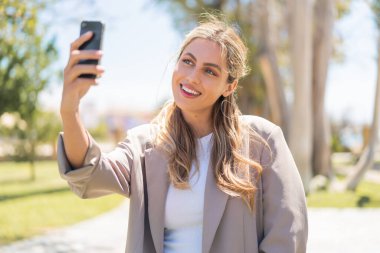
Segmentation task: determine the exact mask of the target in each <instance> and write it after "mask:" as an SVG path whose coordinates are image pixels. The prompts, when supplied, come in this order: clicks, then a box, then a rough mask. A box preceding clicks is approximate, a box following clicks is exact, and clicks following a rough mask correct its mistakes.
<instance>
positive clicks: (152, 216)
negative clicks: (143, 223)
mask: <svg viewBox="0 0 380 253" xmlns="http://www.w3.org/2000/svg"><path fill="white" fill-rule="evenodd" d="M145 165H146V177H147V189H148V215H149V223H150V230H151V233H152V238H153V243H154V247H155V248H156V252H157V253H162V252H163V250H164V226H165V225H164V219H165V216H164V212H165V201H166V195H167V192H168V187H169V176H168V173H167V166H168V163H167V159H166V156H165V155H164V154H163V153H162V152H161V151H159V150H158V149H155V148H153V149H151V150H150V151H149V152H147V153H146V154H145Z"/></svg>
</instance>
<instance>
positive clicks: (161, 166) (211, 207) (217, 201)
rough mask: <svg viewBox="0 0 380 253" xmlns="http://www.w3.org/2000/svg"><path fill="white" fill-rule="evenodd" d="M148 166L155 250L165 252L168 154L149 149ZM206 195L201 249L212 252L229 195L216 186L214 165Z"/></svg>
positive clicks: (210, 170) (150, 209)
mask: <svg viewBox="0 0 380 253" xmlns="http://www.w3.org/2000/svg"><path fill="white" fill-rule="evenodd" d="M145 165H146V177H147V189H148V202H149V203H148V216H149V222H150V230H151V233H152V238H153V243H154V247H155V249H156V252H157V253H163V251H164V226H165V224H164V222H165V202H166V195H167V192H168V188H169V184H170V183H169V175H168V160H167V156H166V155H165V154H163V152H162V151H160V150H158V149H156V148H153V149H150V150H149V151H147V152H146V154H145ZM204 194H205V195H204V207H203V235H202V236H203V240H202V252H209V251H210V248H211V245H212V242H213V240H214V237H215V233H216V230H217V228H218V225H219V223H220V220H221V218H222V216H223V212H224V209H225V207H226V203H227V199H228V195H227V194H226V193H224V192H222V191H221V190H219V189H218V188H217V186H216V181H215V177H214V173H213V169H212V168H211V165H209V168H208V172H207V179H206V186H205V193H204Z"/></svg>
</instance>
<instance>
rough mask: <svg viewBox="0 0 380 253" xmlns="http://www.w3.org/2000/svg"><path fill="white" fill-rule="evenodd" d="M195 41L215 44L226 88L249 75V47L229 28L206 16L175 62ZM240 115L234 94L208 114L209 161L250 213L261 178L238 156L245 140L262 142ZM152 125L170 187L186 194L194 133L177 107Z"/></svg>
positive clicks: (220, 183) (256, 167) (226, 189)
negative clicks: (223, 61)
mask: <svg viewBox="0 0 380 253" xmlns="http://www.w3.org/2000/svg"><path fill="white" fill-rule="evenodd" d="M196 38H203V39H208V40H211V41H214V42H216V43H218V44H219V46H220V47H221V52H222V57H225V59H226V60H227V67H228V73H229V76H228V80H227V82H228V83H232V82H233V81H235V80H239V79H240V78H241V77H243V76H244V75H246V74H247V73H248V67H247V47H246V46H245V45H244V43H243V42H242V40H241V38H240V37H239V36H238V35H237V33H236V32H235V30H234V29H233V28H232V27H231V26H229V25H228V24H227V22H225V21H221V20H220V19H218V18H216V17H215V16H213V15H207V19H206V21H203V22H201V23H200V24H199V26H197V27H196V28H195V29H193V30H192V31H191V32H190V33H188V34H187V36H186V38H185V40H184V42H183V43H182V46H181V47H180V51H179V55H178V58H179V57H180V56H181V54H182V52H183V50H184V49H185V48H186V46H187V45H189V44H190V43H191V42H192V41H193V40H194V39H196ZM177 60H178V59H177ZM240 115H241V112H240V110H239V108H238V106H237V104H236V99H235V97H234V94H231V95H229V96H227V97H224V96H221V97H220V98H219V99H218V100H217V101H216V102H215V104H214V106H213V110H212V122H213V123H212V127H213V146H212V152H211V160H210V161H211V166H212V167H211V168H214V176H215V181H216V184H217V186H218V188H219V189H220V190H222V191H224V192H225V193H227V194H229V195H230V196H235V197H241V198H243V200H244V201H245V202H246V204H247V205H248V207H249V208H250V210H252V209H253V207H254V195H255V192H256V190H257V188H256V182H255V178H257V176H258V175H259V174H260V173H261V171H262V167H261V165H260V164H259V163H258V162H256V161H254V160H251V159H250V158H249V157H248V155H243V154H242V150H243V138H245V137H247V136H248V137H249V139H252V138H253V139H254V140H260V137H259V136H258V135H257V134H256V133H255V132H254V131H253V129H250V127H249V126H245V125H243V122H242V121H241V120H240V119H239V116H240ZM153 122H155V123H158V124H159V125H160V126H161V127H160V131H159V134H158V136H157V140H156V145H158V146H160V147H162V148H163V150H164V151H165V152H166V153H167V155H168V165H169V168H168V173H169V178H170V182H171V183H172V184H173V185H174V187H176V188H180V189H186V188H188V187H189V177H190V169H191V164H192V162H193V161H196V162H197V158H196V157H197V156H196V137H195V135H194V133H193V130H192V129H191V127H190V126H189V125H188V124H187V123H186V121H185V119H184V117H183V115H182V113H181V109H180V108H179V107H178V106H177V105H176V104H175V102H170V103H168V104H166V105H165V106H164V107H163V109H162V110H161V112H160V113H159V114H158V116H157V117H156V118H155V119H154V121H153ZM197 163H198V162H197Z"/></svg>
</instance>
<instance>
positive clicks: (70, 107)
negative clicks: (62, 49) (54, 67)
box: [61, 32, 104, 114]
mask: <svg viewBox="0 0 380 253" xmlns="http://www.w3.org/2000/svg"><path fill="white" fill-rule="evenodd" d="M91 36H92V32H87V33H85V34H83V35H82V36H80V37H79V38H78V39H77V40H75V41H74V42H73V43H71V47H70V58H69V61H68V63H67V65H66V67H65V69H64V72H63V73H64V74H63V80H64V81H63V92H62V100H61V114H63V113H76V112H78V108H79V103H80V99H81V98H82V97H83V96H84V95H85V94H86V93H87V92H88V90H89V89H90V87H91V86H92V85H96V84H97V79H90V78H79V76H80V75H81V74H94V75H96V76H97V77H100V76H101V75H102V74H103V73H104V68H103V67H102V66H100V65H92V64H86V65H85V64H78V62H79V61H80V60H89V59H91V60H92V59H93V60H99V59H100V58H101V57H102V52H101V51H97V50H79V47H80V46H81V45H82V44H83V43H84V42H86V41H87V40H89V39H90V38H91Z"/></svg>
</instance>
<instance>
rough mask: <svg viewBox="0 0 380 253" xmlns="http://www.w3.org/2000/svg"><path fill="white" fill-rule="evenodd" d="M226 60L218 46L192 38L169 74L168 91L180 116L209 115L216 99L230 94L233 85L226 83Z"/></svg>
mask: <svg viewBox="0 0 380 253" xmlns="http://www.w3.org/2000/svg"><path fill="white" fill-rule="evenodd" d="M227 77H228V72H227V63H226V59H224V58H222V55H221V49H220V46H219V45H218V44H217V43H215V42H213V41H210V40H207V39H201V38H196V39H194V40H193V41H192V42H190V43H189V44H188V45H187V46H186V47H185V49H184V50H183V52H182V54H181V56H180V58H179V60H178V62H177V64H176V66H175V68H174V72H173V78H172V91H173V96H174V101H175V103H176V105H177V106H178V107H179V108H180V109H181V111H182V113H185V114H186V113H196V114H204V113H206V114H207V115H210V113H211V111H212V107H213V105H214V103H215V102H216V100H217V99H218V98H219V97H220V96H222V95H223V96H228V95H230V94H231V93H232V92H233V90H234V89H235V87H236V84H237V82H236V81H235V82H234V83H232V84H230V83H228V82H227Z"/></svg>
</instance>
